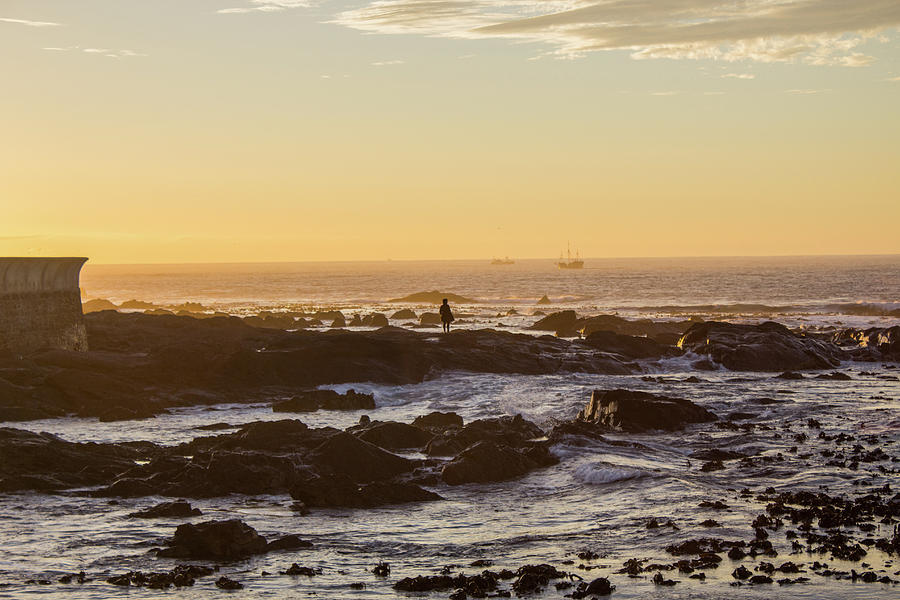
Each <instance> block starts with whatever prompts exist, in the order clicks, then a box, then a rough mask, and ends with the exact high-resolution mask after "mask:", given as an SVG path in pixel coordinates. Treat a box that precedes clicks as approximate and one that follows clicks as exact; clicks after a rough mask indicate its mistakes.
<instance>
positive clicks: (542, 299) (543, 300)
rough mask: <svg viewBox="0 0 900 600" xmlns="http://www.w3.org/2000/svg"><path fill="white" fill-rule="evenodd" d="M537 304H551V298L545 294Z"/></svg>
mask: <svg viewBox="0 0 900 600" xmlns="http://www.w3.org/2000/svg"><path fill="white" fill-rule="evenodd" d="M537 304H541V305H543V304H551V302H550V298H548V297H547V294H544V295H543V296H541V299H540V300H538V301H537Z"/></svg>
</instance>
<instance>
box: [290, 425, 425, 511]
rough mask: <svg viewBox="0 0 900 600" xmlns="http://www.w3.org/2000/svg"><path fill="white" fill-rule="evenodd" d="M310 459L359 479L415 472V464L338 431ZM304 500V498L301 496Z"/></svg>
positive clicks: (380, 479)
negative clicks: (413, 470)
mask: <svg viewBox="0 0 900 600" xmlns="http://www.w3.org/2000/svg"><path fill="white" fill-rule="evenodd" d="M308 458H309V460H310V461H311V462H313V463H314V464H316V465H318V466H320V467H325V468H327V469H329V470H330V471H332V472H333V473H337V474H341V475H346V476H348V477H350V478H351V479H353V480H354V481H356V482H369V481H382V480H385V479H390V478H391V477H394V476H396V475H399V474H400V473H406V472H409V471H412V469H413V468H414V467H415V466H416V463H415V462H414V461H412V460H409V459H407V458H402V457H400V456H397V455H396V454H391V453H390V452H386V451H385V450H382V449H381V448H379V447H378V446H376V445H374V444H370V443H368V442H365V441H363V440H360V439H358V438H357V437H356V436H353V435H351V434H349V433H344V432H342V433H337V434H335V435H333V436H331V437H329V438H328V439H326V440H325V441H324V442H322V444H321V445H319V446H318V447H316V448H315V449H313V450H312V451H311V452H310V453H309V455H308ZM300 499H301V500H302V498H300Z"/></svg>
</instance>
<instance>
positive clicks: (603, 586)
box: [572, 577, 616, 600]
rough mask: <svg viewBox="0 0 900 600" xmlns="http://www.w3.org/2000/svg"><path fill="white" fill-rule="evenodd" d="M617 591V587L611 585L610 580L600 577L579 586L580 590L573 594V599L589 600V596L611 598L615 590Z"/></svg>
mask: <svg viewBox="0 0 900 600" xmlns="http://www.w3.org/2000/svg"><path fill="white" fill-rule="evenodd" d="M615 589H616V586H614V585H611V584H610V583H609V579H607V578H606V577H598V578H597V579H595V580H593V581H592V582H590V583H584V582H582V583H581V584H579V585H578V589H576V590H575V591H574V592H572V598H574V599H575V600H579V599H581V598H587V597H589V596H595V595H596V596H609V595H610V594H612V593H613V590H615Z"/></svg>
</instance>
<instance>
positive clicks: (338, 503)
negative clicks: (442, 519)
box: [291, 475, 443, 508]
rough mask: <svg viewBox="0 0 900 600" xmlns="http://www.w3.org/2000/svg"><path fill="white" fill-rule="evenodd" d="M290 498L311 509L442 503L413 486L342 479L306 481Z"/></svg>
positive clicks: (438, 498) (435, 497) (344, 477)
mask: <svg viewBox="0 0 900 600" xmlns="http://www.w3.org/2000/svg"><path fill="white" fill-rule="evenodd" d="M291 497H292V498H294V499H295V500H299V501H300V502H303V504H305V505H306V506H309V507H311V508H319V507H321V508H328V507H341V508H374V507H377V506H387V505H391V504H406V503H409V502H429V501H434V500H443V498H442V497H441V496H439V495H438V494H435V493H434V492H430V491H428V490H426V489H423V488H421V487H419V486H417V485H414V484H412V483H404V482H380V481H376V482H372V483H368V484H358V483H356V482H355V481H353V480H352V479H350V478H349V477H346V476H342V475H336V476H331V477H318V478H315V479H310V480H307V481H305V482H303V483H301V484H298V485H297V486H295V487H294V488H293V489H291Z"/></svg>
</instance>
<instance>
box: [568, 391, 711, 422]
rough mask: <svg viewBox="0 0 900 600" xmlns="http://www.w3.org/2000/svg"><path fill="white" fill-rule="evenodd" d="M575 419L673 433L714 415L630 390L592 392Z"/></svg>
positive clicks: (690, 404) (677, 400) (687, 402)
mask: <svg viewBox="0 0 900 600" xmlns="http://www.w3.org/2000/svg"><path fill="white" fill-rule="evenodd" d="M578 418H579V419H580V420H582V421H587V422H591V423H596V424H598V425H603V426H605V427H609V428H612V429H621V430H623V431H635V432H638V431H647V430H652V429H662V430H667V431H674V430H678V429H682V428H684V427H685V426H686V425H688V424H690V423H708V422H710V421H715V420H716V416H715V415H714V414H713V413H711V412H710V411H708V410H706V409H705V408H702V407H700V406H697V405H696V404H694V403H693V402H691V401H690V400H685V399H683V398H667V397H665V396H656V395H654V394H650V393H648V392H640V391H631V390H622V389H617V390H608V391H603V390H595V391H594V392H593V393H592V394H591V400H590V402H588V404H587V406H586V407H585V408H584V410H583V411H582V412H581V413H579V416H578Z"/></svg>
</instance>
